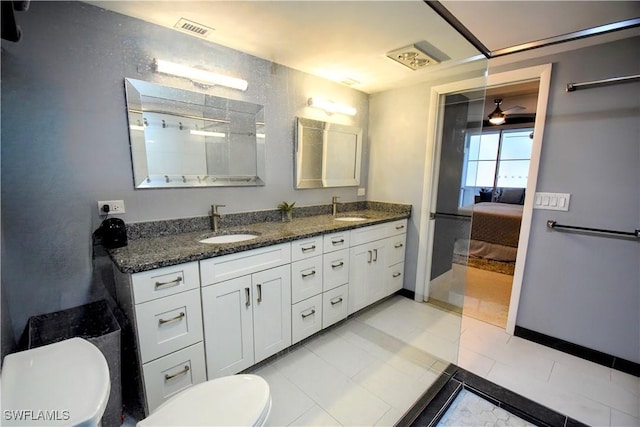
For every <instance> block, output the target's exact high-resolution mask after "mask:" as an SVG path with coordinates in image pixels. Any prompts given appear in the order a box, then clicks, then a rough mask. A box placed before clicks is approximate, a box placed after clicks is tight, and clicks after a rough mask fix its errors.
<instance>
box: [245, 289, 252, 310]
mask: <svg viewBox="0 0 640 427" xmlns="http://www.w3.org/2000/svg"><path fill="white" fill-rule="evenodd" d="M244 298H245V302H244V305H246V306H247V307H249V306H251V296H250V295H249V288H244Z"/></svg>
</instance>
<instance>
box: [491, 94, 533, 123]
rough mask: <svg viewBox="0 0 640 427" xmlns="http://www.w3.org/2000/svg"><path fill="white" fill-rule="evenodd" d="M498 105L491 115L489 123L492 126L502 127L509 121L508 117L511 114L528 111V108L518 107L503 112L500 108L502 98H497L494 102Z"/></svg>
mask: <svg viewBox="0 0 640 427" xmlns="http://www.w3.org/2000/svg"><path fill="white" fill-rule="evenodd" d="M493 102H494V103H495V104H496V109H495V110H493V111H492V112H491V114H489V123H491V124H492V125H501V124H503V123H504V122H505V121H506V120H507V116H508V115H509V114H512V113H515V112H517V111H522V110H526V108H524V107H522V106H520V105H516V106H514V107H511V108H508V109H506V110H502V109H501V108H500V104H501V103H502V98H496V99H494V100H493Z"/></svg>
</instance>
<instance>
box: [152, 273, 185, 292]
mask: <svg viewBox="0 0 640 427" xmlns="http://www.w3.org/2000/svg"><path fill="white" fill-rule="evenodd" d="M180 282H182V277H180V276H178V277H176V278H175V280H171V281H169V282H156V289H161V288H165V287H169V288H171V287H174V286H178V285H179V284H180Z"/></svg>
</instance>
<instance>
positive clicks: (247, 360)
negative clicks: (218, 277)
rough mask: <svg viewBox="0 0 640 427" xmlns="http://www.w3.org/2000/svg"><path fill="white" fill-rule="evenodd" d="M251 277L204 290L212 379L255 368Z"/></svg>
mask: <svg viewBox="0 0 640 427" xmlns="http://www.w3.org/2000/svg"><path fill="white" fill-rule="evenodd" d="M252 293H253V291H252V288H251V276H243V277H239V278H237V279H232V280H228V281H226V282H221V283H218V284H215V285H212V286H207V287H204V288H202V314H203V317H204V334H205V338H204V341H205V349H206V354H207V370H208V378H209V379H213V378H217V377H222V376H225V375H231V374H235V373H237V372H240V371H242V370H243V369H246V368H248V367H249V366H251V365H253V364H254V352H253V310H252V309H253V307H252V306H253V304H254V301H255V300H254V299H253V298H252V297H253V295H252Z"/></svg>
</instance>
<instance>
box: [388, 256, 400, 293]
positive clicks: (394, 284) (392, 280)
mask: <svg viewBox="0 0 640 427" xmlns="http://www.w3.org/2000/svg"><path fill="white" fill-rule="evenodd" d="M385 285H386V286H385V287H386V291H387V295H391V294H392V293H394V292H396V291H399V290H400V289H402V287H403V285H404V262H401V263H400V264H396V265H393V266H391V267H388V268H387V278H386V283H385Z"/></svg>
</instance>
